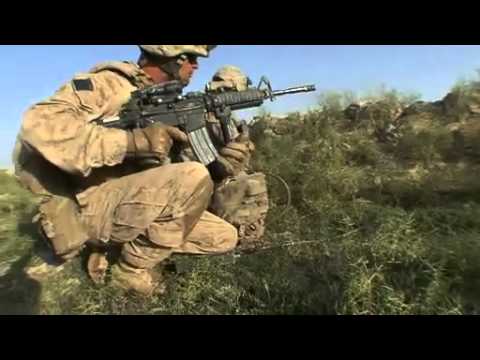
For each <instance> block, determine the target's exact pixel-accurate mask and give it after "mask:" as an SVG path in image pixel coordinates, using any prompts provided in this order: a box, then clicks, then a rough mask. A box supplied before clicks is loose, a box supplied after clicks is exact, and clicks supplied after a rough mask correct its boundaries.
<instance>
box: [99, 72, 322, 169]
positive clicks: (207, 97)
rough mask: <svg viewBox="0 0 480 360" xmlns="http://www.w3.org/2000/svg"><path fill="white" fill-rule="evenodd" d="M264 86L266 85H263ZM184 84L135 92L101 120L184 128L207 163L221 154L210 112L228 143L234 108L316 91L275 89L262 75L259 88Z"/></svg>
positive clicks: (111, 124) (113, 123) (107, 123)
mask: <svg viewBox="0 0 480 360" xmlns="http://www.w3.org/2000/svg"><path fill="white" fill-rule="evenodd" d="M262 85H265V86H264V87H263V88H262ZM182 91H183V85H182V84H181V83H180V82H177V81H172V82H168V83H165V84H161V85H155V86H152V87H149V88H147V89H144V90H138V91H135V92H134V93H132V97H131V100H130V101H129V103H127V105H126V106H125V107H124V108H123V110H122V111H121V113H120V115H119V116H118V117H116V118H114V119H110V120H108V119H107V120H100V121H99V122H98V123H99V124H100V125H102V126H105V127H110V128H117V129H123V130H131V129H135V128H146V127H148V126H150V125H152V124H155V123H162V124H165V125H169V126H175V127H178V128H179V129H181V130H182V131H184V132H185V133H186V134H187V136H188V139H189V142H190V145H191V147H192V150H193V152H194V154H195V156H196V157H197V159H198V160H199V161H200V162H201V163H202V164H204V165H205V166H208V165H210V164H211V163H213V162H215V161H216V160H217V158H218V157H219V154H218V152H217V150H216V148H215V146H214V145H213V143H212V140H211V139H210V136H209V134H208V131H207V122H206V120H207V114H208V113H212V114H214V115H215V117H216V118H217V119H219V121H220V124H221V127H222V132H223V136H224V141H225V144H227V143H229V142H230V141H232V140H233V139H232V136H231V134H230V130H229V129H230V127H229V122H230V121H231V115H232V112H233V111H236V110H244V109H250V108H256V107H259V106H262V105H263V103H264V102H265V101H266V100H268V99H270V100H271V101H274V100H275V98H276V97H278V96H284V95H292V94H298V93H305V92H312V91H315V86H314V85H305V86H299V87H294V88H289V89H285V90H278V91H273V90H272V87H271V85H270V82H269V81H268V79H267V78H265V77H262V79H261V81H260V84H259V85H258V87H257V88H250V89H247V90H244V91H230V92H223V93H208V92H207V93H202V92H191V93H187V94H185V95H182Z"/></svg>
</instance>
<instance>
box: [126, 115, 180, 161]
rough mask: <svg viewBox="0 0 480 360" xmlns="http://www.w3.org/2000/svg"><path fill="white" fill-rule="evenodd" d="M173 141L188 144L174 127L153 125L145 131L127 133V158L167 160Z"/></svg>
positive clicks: (138, 130)
mask: <svg viewBox="0 0 480 360" xmlns="http://www.w3.org/2000/svg"><path fill="white" fill-rule="evenodd" d="M175 141H178V142H182V143H188V137H187V135H186V134H185V133H184V132H182V131H181V130H179V129H177V128H175V127H172V126H167V125H162V124H154V125H151V126H149V127H147V128H145V129H134V130H133V131H131V132H128V149H127V153H128V156H129V157H134V158H138V159H151V158H154V159H157V160H159V161H161V162H163V161H165V160H166V159H167V158H168V155H169V153H170V150H171V149H172V146H173V144H174V142H175Z"/></svg>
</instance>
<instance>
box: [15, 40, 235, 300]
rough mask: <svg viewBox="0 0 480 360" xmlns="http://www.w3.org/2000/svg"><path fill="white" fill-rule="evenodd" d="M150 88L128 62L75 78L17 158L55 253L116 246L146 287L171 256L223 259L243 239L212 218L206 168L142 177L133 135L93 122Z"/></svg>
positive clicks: (190, 166)
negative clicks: (131, 149) (133, 155)
mask: <svg viewBox="0 0 480 360" xmlns="http://www.w3.org/2000/svg"><path fill="white" fill-rule="evenodd" d="M187 46H189V45H187ZM194 46H197V47H200V46H201V45H194ZM206 54H208V52H206ZM152 84H153V80H152V79H151V78H150V77H149V76H148V75H147V74H146V73H145V72H144V71H143V70H142V69H141V68H140V67H139V66H138V65H136V64H134V63H129V62H111V63H105V64H101V65H99V66H96V67H95V68H94V69H92V70H91V71H90V72H89V73H86V74H79V75H77V76H76V77H75V78H74V79H73V80H72V81H71V82H69V83H67V84H65V85H64V86H63V87H61V88H60V89H59V90H58V91H57V92H56V93H55V95H53V96H52V97H50V98H49V99H47V100H45V101H43V102H40V103H38V104H36V105H34V106H33V107H32V108H30V109H29V110H28V111H27V113H26V114H25V116H24V119H23V124H22V128H21V132H20V135H19V137H18V141H17V144H16V147H15V152H14V161H15V166H16V175H17V177H18V179H19V180H20V182H22V183H23V184H24V185H25V186H26V187H28V188H29V189H30V190H31V191H32V192H33V193H35V194H37V195H39V196H41V197H42V198H43V200H44V201H43V202H42V205H41V207H40V214H39V215H38V216H37V220H38V222H39V223H40V225H41V229H42V231H43V233H44V235H45V236H46V237H47V238H48V240H49V241H50V243H51V245H52V247H53V250H54V251H55V253H56V254H57V255H58V256H60V257H62V258H63V259H69V258H71V257H73V256H75V255H77V254H78V252H79V251H80V250H81V248H82V247H83V246H84V245H85V243H87V242H88V241H94V242H97V243H104V244H106V243H110V242H113V243H116V244H120V245H121V246H122V256H121V262H122V264H123V265H124V266H123V268H128V270H127V271H130V272H132V273H134V274H135V275H136V276H137V277H138V278H139V279H140V280H141V279H142V278H144V279H145V282H148V281H150V280H149V279H150V277H149V275H148V273H149V270H150V269H152V268H153V267H154V266H155V265H157V264H158V263H160V262H161V261H162V260H164V259H166V258H167V257H169V256H170V255H171V254H172V253H190V254H213V253H224V252H227V251H230V250H232V249H233V248H235V246H236V244H237V238H238V236H237V231H236V229H235V228H234V227H233V226H232V225H230V224H228V223H227V222H225V221H223V220H222V219H220V218H218V217H216V216H214V215H213V214H211V213H209V212H207V211H206V209H207V207H208V204H209V202H210V199H211V195H212V192H213V183H212V181H211V178H210V176H209V173H208V171H207V169H206V168H205V167H204V166H203V165H201V164H199V163H195V162H187V163H182V164H173V165H164V166H161V167H158V168H154V169H150V170H146V171H145V170H142V169H141V168H139V167H138V165H137V164H136V163H135V162H134V161H129V160H128V158H127V147H128V141H127V136H128V135H127V132H125V131H123V130H117V129H110V128H104V127H100V126H97V125H96V124H94V123H93V121H94V120H96V119H100V118H108V117H114V116H116V115H118V113H119V111H120V109H121V108H122V106H123V105H124V104H125V103H126V102H128V100H129V99H130V95H131V93H132V92H133V91H135V90H137V89H142V88H145V87H148V86H150V85H152ZM136 290H139V291H143V290H145V292H148V291H149V290H150V287H149V286H146V287H145V286H143V285H142V284H140V285H139V289H136Z"/></svg>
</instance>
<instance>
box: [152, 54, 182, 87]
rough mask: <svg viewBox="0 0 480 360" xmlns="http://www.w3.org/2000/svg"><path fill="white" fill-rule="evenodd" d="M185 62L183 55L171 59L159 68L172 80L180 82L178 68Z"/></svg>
mask: <svg viewBox="0 0 480 360" xmlns="http://www.w3.org/2000/svg"><path fill="white" fill-rule="evenodd" d="M186 60H187V58H186V56H185V55H180V56H179V57H176V58H172V59H170V60H169V61H167V62H165V63H163V64H161V65H159V67H160V68H161V69H162V70H163V71H164V72H165V73H167V74H168V75H169V76H170V77H171V78H172V80H177V81H179V80H180V68H181V67H182V65H183V63H184V62H185V61H186Z"/></svg>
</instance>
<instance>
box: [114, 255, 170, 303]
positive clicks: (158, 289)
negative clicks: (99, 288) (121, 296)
mask: <svg viewBox="0 0 480 360" xmlns="http://www.w3.org/2000/svg"><path fill="white" fill-rule="evenodd" d="M111 285H112V286H114V287H117V288H120V289H123V290H126V291H131V290H133V291H135V292H137V293H139V294H141V295H144V296H151V295H154V294H155V295H163V294H164V293H165V292H166V285H165V282H164V279H163V277H162V276H161V275H160V274H158V273H155V272H154V271H153V270H147V269H137V268H134V267H133V266H131V265H129V264H127V263H125V262H123V261H121V260H120V261H119V263H118V264H115V265H114V266H112V280H111Z"/></svg>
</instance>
